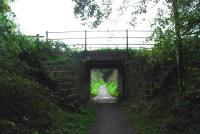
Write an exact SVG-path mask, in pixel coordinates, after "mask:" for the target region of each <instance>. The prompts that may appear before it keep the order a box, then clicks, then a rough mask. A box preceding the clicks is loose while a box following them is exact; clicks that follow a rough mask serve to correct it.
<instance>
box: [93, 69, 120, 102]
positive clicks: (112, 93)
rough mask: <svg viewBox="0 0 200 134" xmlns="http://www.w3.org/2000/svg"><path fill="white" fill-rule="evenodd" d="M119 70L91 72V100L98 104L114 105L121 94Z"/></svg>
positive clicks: (96, 70) (94, 70)
mask: <svg viewBox="0 0 200 134" xmlns="http://www.w3.org/2000/svg"><path fill="white" fill-rule="evenodd" d="M120 83H121V82H120V77H119V72H118V70H117V69H111V68H103V69H92V70H91V72H90V93H91V95H90V96H91V99H92V100H93V101H94V102H97V103H114V102H116V101H117V99H118V97H119V96H120V94H121V90H119V89H120V85H121V84H120Z"/></svg>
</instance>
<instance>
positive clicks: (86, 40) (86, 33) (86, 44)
mask: <svg viewBox="0 0 200 134" xmlns="http://www.w3.org/2000/svg"><path fill="white" fill-rule="evenodd" d="M85 51H87V30H85Z"/></svg>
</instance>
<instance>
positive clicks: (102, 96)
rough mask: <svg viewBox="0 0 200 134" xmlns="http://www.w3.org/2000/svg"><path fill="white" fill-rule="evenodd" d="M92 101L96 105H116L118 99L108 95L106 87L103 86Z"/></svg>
mask: <svg viewBox="0 0 200 134" xmlns="http://www.w3.org/2000/svg"><path fill="white" fill-rule="evenodd" d="M92 101H93V102H95V103H116V102H117V99H116V98H115V97H112V96H111V95H110V94H109V93H108V91H107V89H106V85H102V86H101V87H100V88H99V93H98V95H97V96H96V97H94V98H92Z"/></svg>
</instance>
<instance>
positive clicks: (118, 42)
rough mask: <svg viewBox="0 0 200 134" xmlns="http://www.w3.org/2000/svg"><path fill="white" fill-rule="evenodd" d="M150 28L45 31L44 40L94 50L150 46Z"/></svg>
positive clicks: (151, 44)
mask: <svg viewBox="0 0 200 134" xmlns="http://www.w3.org/2000/svg"><path fill="white" fill-rule="evenodd" d="M151 33H152V31H150V30H99V31H92V30H88V31H87V30H84V31H64V32H48V31H47V32H46V41H50V40H54V41H62V42H65V43H66V44H68V45H69V47H74V48H77V49H84V50H85V51H86V50H94V49H102V48H110V49H127V50H128V49H132V48H151V47H152V46H153V45H154V43H153V42H151V41H149V37H150V35H151Z"/></svg>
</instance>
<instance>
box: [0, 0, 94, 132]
mask: <svg viewBox="0 0 200 134" xmlns="http://www.w3.org/2000/svg"><path fill="white" fill-rule="evenodd" d="M80 57H82V54H81V53H78V52H76V51H74V50H71V49H69V48H68V47H67V45H66V44H63V43H60V42H45V41H40V40H37V39H34V38H31V37H28V36H26V35H23V34H22V33H20V31H19V30H17V27H16V25H15V23H14V22H13V20H12V13H11V12H10V9H9V6H8V1H7V0H0V85H1V86H0V133H2V134H52V133H53V134H67V133H69V134H72V133H76V134H79V133H80V134H83V133H85V134H87V133H88V132H87V131H88V129H89V124H90V122H91V121H92V119H93V117H92V115H94V112H95V108H94V107H93V106H90V105H89V106H87V107H83V109H82V110H80V109H79V111H74V112H71V111H70V109H67V108H63V107H62V106H60V105H58V103H57V100H56V99H55V97H53V96H52V93H53V92H54V90H55V80H54V77H53V76H51V75H49V74H48V72H47V70H46V66H47V65H49V64H52V62H55V63H56V64H58V63H60V62H61V63H62V62H66V64H68V65H69V68H72V69H75V70H79V71H81V69H77V67H78V65H77V64H79V63H80V62H83V61H81V60H82V58H80ZM79 71H77V73H80V74H81V72H79ZM80 78H81V77H80ZM81 84H82V83H81ZM79 86H80V85H79ZM80 87H82V88H84V87H85V85H82V86H80ZM81 105H83V106H84V105H85V103H82V104H81ZM64 109H65V110H64ZM75 128H76V129H75Z"/></svg>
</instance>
